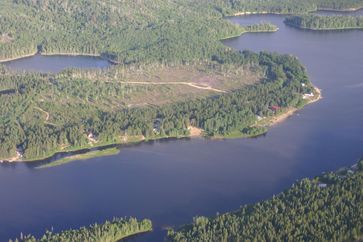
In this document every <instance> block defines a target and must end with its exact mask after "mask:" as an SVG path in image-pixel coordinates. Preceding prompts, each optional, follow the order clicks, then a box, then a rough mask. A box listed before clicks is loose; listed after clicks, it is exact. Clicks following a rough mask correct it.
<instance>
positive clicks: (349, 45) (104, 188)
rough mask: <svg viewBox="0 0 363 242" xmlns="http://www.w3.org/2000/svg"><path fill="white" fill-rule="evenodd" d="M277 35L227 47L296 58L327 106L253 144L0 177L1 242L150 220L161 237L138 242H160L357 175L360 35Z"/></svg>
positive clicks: (17, 170) (167, 147)
mask: <svg viewBox="0 0 363 242" xmlns="http://www.w3.org/2000/svg"><path fill="white" fill-rule="evenodd" d="M231 21H233V22H236V23H239V24H248V23H256V22H260V21H269V22H273V23H275V24H277V25H278V26H279V28H280V29H279V31H278V32H276V33H256V34H245V35H243V36H241V37H238V38H234V39H229V40H226V41H224V43H225V44H226V45H228V46H231V47H233V48H236V49H252V50H255V51H260V50H269V51H277V52H281V53H290V54H293V55H296V56H297V57H298V58H299V59H300V60H301V61H302V63H303V64H304V65H305V66H306V67H307V70H308V73H309V77H310V78H311V80H312V82H313V83H314V84H315V85H316V86H318V87H319V88H321V89H322V92H323V99H322V100H321V101H319V102H317V103H314V104H312V105H309V106H307V107H306V108H304V109H303V110H301V111H299V112H298V113H297V114H296V115H294V116H292V117H291V118H289V119H288V120H286V121H285V122H283V123H280V124H278V125H276V126H274V127H273V128H271V130H270V131H269V132H268V133H267V135H266V136H264V137H260V138H256V139H235V140H206V139H199V138H196V139H191V140H188V139H183V140H169V141H157V142H151V143H144V144H140V145H136V146H131V147H127V148H123V149H122V150H121V152H120V154H118V155H114V156H110V157H107V158H94V159H90V160H86V161H76V162H73V163H70V164H67V165H63V166H59V167H55V168H50V169H43V170H36V169H33V168H32V167H31V166H30V165H28V164H8V165H3V166H1V167H0V184H1V187H0V197H1V199H0V214H1V216H0V240H1V241H4V240H5V241H6V239H8V238H14V237H15V236H16V235H18V234H19V233H20V232H23V233H24V232H25V233H30V232H31V233H34V234H35V235H39V234H41V233H42V232H43V231H44V229H45V228H51V227H53V228H54V229H55V231H59V230H62V229H68V228H70V227H72V228H77V227H79V226H82V225H88V224H90V223H93V222H102V221H103V220H105V219H110V218H112V217H113V216H136V217H138V218H144V217H145V218H151V219H152V220H153V222H154V226H155V232H153V233H150V234H147V235H143V236H140V237H138V238H136V239H132V240H135V241H162V238H163V236H164V235H165V232H162V228H164V227H167V226H178V225H181V224H183V223H187V222H191V221H192V218H193V216H196V215H207V216H211V215H215V214H216V213H217V212H220V213H222V212H226V211H230V210H234V209H237V208H238V207H239V206H240V205H241V204H248V203H254V202H256V201H260V200H263V199H268V198H270V197H271V196H272V195H273V194H277V193H279V192H281V191H283V190H284V189H286V188H288V187H290V186H291V184H292V183H294V182H295V181H296V180H297V179H301V178H303V177H314V176H316V175H319V174H321V173H322V172H324V171H332V170H336V169H338V168H339V167H342V166H347V165H351V164H353V163H354V162H356V161H357V160H358V159H359V158H360V157H361V156H362V155H363V135H362V134H363V99H362V94H363V41H362V40H363V31H354V30H352V31H330V32H313V31H301V30H297V29H294V28H291V27H287V26H285V25H284V24H283V22H282V21H283V16H277V15H262V16H261V15H259V16H246V17H236V18H231Z"/></svg>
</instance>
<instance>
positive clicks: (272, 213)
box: [169, 161, 363, 242]
mask: <svg viewBox="0 0 363 242" xmlns="http://www.w3.org/2000/svg"><path fill="white" fill-rule="evenodd" d="M362 188H363V161H360V162H359V164H358V166H354V167H352V168H349V169H344V170H341V171H339V172H336V173H332V172H331V173H327V174H324V175H322V176H320V177H317V178H315V179H312V180H310V179H303V180H301V181H300V182H298V183H296V184H294V185H293V186H292V187H291V188H290V189H288V190H286V191H284V192H283V193H281V194H279V195H277V196H274V197H273V198H272V199H270V200H267V201H263V202H259V203H257V204H254V205H244V206H242V207H241V208H240V209H239V210H237V211H235V212H232V213H226V214H222V215H218V216H216V217H214V218H206V217H196V218H194V220H193V224H191V225H186V226H184V227H183V228H181V229H180V230H177V231H173V230H170V231H169V240H170V241H180V242H181V241H183V242H187V241H361V240H362V235H363V190H362Z"/></svg>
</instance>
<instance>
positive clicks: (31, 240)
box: [9, 218, 152, 242]
mask: <svg viewBox="0 0 363 242" xmlns="http://www.w3.org/2000/svg"><path fill="white" fill-rule="evenodd" d="M151 230H152V222H151V221H150V220H148V219H144V220H141V221H138V220H137V219H135V218H128V219H125V218H114V219H113V220H111V221H106V222H104V223H103V224H93V225H90V226H88V227H82V228H80V229H70V230H65V231H62V232H59V233H55V232H53V231H46V233H45V234H44V235H42V236H41V237H40V238H36V237H35V236H33V235H23V234H22V235H21V236H20V237H19V238H17V239H15V241H21V242H60V241H62V242H80V241H87V242H99V241H103V242H106V241H107V242H116V241H120V240H122V239H124V238H127V237H129V236H132V235H136V234H139V233H145V232H150V231H151ZM11 241H13V240H9V242H11Z"/></svg>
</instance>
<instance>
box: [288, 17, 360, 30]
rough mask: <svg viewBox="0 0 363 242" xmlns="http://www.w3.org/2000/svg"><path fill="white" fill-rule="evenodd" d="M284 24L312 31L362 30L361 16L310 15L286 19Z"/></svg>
mask: <svg viewBox="0 0 363 242" xmlns="http://www.w3.org/2000/svg"><path fill="white" fill-rule="evenodd" d="M285 23H286V24H288V25H290V26H293V27H297V28H302V29H312V30H334V29H336V30H339V29H363V17H362V16H318V15H312V14H310V15H302V16H289V17H286V18H285Z"/></svg>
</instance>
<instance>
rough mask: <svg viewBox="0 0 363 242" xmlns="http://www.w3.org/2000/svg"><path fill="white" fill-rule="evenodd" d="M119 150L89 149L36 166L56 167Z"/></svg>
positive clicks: (116, 152) (114, 153) (112, 153)
mask: <svg viewBox="0 0 363 242" xmlns="http://www.w3.org/2000/svg"><path fill="white" fill-rule="evenodd" d="M119 152H120V150H119V149H117V148H110V149H105V150H95V151H90V152H87V153H85V154H78V155H72V156H67V157H64V158H62V159H59V160H56V161H53V162H50V163H47V164H44V165H41V166H38V167H37V169H44V168H51V167H56V166H60V165H64V164H67V163H70V162H73V161H77V160H87V159H91V158H97V157H101V156H110V155H116V154H118V153H119Z"/></svg>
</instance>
